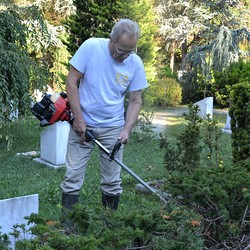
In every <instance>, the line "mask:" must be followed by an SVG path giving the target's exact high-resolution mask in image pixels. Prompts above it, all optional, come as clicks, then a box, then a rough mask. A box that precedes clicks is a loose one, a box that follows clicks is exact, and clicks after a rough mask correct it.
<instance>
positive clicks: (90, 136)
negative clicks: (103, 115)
mask: <svg viewBox="0 0 250 250" xmlns="http://www.w3.org/2000/svg"><path fill="white" fill-rule="evenodd" d="M85 139H86V142H90V141H93V140H95V137H94V135H93V131H92V130H89V129H87V130H86V132H85Z"/></svg>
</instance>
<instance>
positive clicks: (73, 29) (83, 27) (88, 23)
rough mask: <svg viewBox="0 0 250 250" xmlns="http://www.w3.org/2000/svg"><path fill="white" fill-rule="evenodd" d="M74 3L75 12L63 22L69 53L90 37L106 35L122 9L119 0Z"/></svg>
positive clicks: (78, 0) (72, 52)
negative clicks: (67, 33) (67, 34)
mask: <svg viewBox="0 0 250 250" xmlns="http://www.w3.org/2000/svg"><path fill="white" fill-rule="evenodd" d="M74 5H75V8H76V12H75V13H74V14H72V15H71V16H69V17H68V18H67V19H66V21H65V22H64V25H65V27H66V29H67V31H68V32H69V37H68V40H67V41H65V42H66V45H67V47H68V51H69V53H70V54H71V55H73V54H74V53H75V52H76V50H77V49H78V48H79V47H80V45H81V44H82V43H83V42H84V41H85V40H87V39H88V38H90V37H108V36H109V32H110V31H111V28H112V27H113V25H114V23H115V20H116V19H118V18H119V17H120V16H121V12H120V11H121V10H122V9H121V8H120V7H121V6H122V3H121V1H120V0H115V1H112V2H110V1H107V0H105V1H100V0H95V1H81V0H75V1H74Z"/></svg>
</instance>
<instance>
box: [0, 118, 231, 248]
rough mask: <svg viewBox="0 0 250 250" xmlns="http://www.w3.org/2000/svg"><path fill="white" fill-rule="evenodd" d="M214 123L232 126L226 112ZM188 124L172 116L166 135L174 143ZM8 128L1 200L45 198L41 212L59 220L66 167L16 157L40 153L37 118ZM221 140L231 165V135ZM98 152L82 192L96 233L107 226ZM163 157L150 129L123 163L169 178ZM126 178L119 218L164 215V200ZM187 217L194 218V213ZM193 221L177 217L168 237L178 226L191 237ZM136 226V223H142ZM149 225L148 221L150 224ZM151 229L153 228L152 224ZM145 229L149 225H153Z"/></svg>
mask: <svg viewBox="0 0 250 250" xmlns="http://www.w3.org/2000/svg"><path fill="white" fill-rule="evenodd" d="M214 119H217V120H219V126H220V127H221V128H223V127H224V124H225V122H226V115H225V114H215V115H214ZM185 123H186V121H185V120H184V118H183V117H182V116H173V117H168V123H167V129H166V132H165V136H167V137H169V138H172V139H173V142H174V138H175V137H176V136H178V135H179V134H180V133H181V132H182V131H183V130H184V128H185ZM7 127H8V126H7ZM8 129H9V131H11V133H9V136H10V137H9V139H10V141H11V140H12V144H11V146H12V147H11V150H10V151H8V150H7V145H6V141H1V143H0V162H1V176H0V182H1V187H2V188H1V189H0V199H6V198H12V197H15V196H22V195H30V194H36V193H37V194H39V214H40V215H41V216H43V217H45V218H48V219H49V220H52V221H58V220H59V219H60V216H61V209H62V207H61V191H60V184H61V182H62V180H63V176H64V173H65V170H66V169H65V167H62V168H58V169H54V168H50V167H48V166H45V165H43V164H40V163H37V162H36V161H33V160H32V157H27V156H16V153H19V152H28V151H33V150H37V151H39V150H40V147H39V140H40V133H41V132H42V130H43V128H41V127H40V126H39V121H38V120H36V119H35V118H33V117H28V118H26V119H23V120H20V121H17V122H14V123H12V124H11V125H10V127H8ZM221 140H222V141H221V143H222V147H221V149H222V154H221V155H222V157H223V160H225V161H226V160H227V158H228V155H229V154H230V150H231V148H230V135H222V139H221ZM98 151H99V149H98V148H97V147H96V148H95V150H94V154H93V155H92V158H91V160H90V162H89V166H88V169H87V172H86V180H85V184H84V187H83V188H82V190H81V193H80V203H81V205H82V206H83V207H84V208H86V210H87V212H88V214H89V215H90V217H91V219H90V220H91V221H92V223H91V225H90V229H89V231H91V230H93V232H95V230H97V229H96V225H97V223H101V222H100V221H98V220H97V219H96V216H97V215H96V214H98V213H99V212H100V209H101V207H102V206H101V192H100V188H99V181H100V172H99V159H98ZM163 158H164V157H163V152H162V150H161V149H160V147H159V139H158V137H157V136H155V135H153V134H152V133H151V132H150V130H149V132H148V133H147V134H146V135H144V136H143V137H141V136H140V135H138V134H137V133H133V134H132V136H131V139H130V142H129V144H127V145H125V150H124V157H123V162H124V164H125V165H127V166H128V167H129V168H130V169H131V170H132V171H134V172H135V173H136V174H137V175H138V176H139V177H140V178H142V179H143V180H144V181H146V182H147V181H154V180H159V179H162V178H167V171H166V169H165V168H164V164H163ZM122 180H123V190H124V191H123V194H122V196H121V202H120V204H119V214H120V215H121V217H122V218H123V219H124V220H125V221H127V220H128V218H129V216H132V215H133V214H132V213H134V214H135V213H136V214H137V216H142V217H141V218H142V219H141V220H142V221H143V220H144V219H143V218H144V217H145V216H146V215H150V214H153V211H155V210H158V211H162V212H163V205H162V203H161V202H160V200H159V198H158V197H157V196H155V195H145V194H141V193H137V192H136V191H135V186H136V184H137V183H138V182H137V181H136V180H135V179H134V178H133V177H132V176H130V175H129V174H128V173H127V172H125V171H124V170H123V171H122ZM173 209H174V210H173V211H175V209H176V208H173ZM98 211H99V212H98ZM162 212H160V213H162ZM182 213H184V212H182ZM185 213H186V212H185ZM187 214H188V216H190V214H191V212H188V213H187ZM133 216H135V215H133ZM133 216H132V217H133ZM166 216H168V215H166ZM178 216H180V215H178ZM135 218H137V217H135ZM137 220H138V221H137V222H138V223H141V222H140V220H139V219H138V218H137ZM156 220H157V219H156ZM190 220H191V218H185V219H183V218H181V217H178V218H176V221H175V223H176V224H174V225H172V224H171V225H170V229H169V230H170V231H169V235H170V236H169V237H166V238H169V239H171V237H172V233H171V231H173V232H174V233H173V234H175V232H176V230H177V229H175V227H177V226H178V227H179V229H180V230H181V231H182V230H183V235H182V236H181V237H187V236H185V233H186V232H185V226H183V225H184V224H185V223H189V221H190ZM129 223H130V222H129ZM134 223H135V224H136V221H135V222H134ZM143 223H146V222H145V221H144V222H143ZM148 223H149V222H148ZM150 225H151V226H152V224H150ZM144 226H147V224H145V225H144ZM147 230H148V229H147ZM192 230H193V229H192ZM194 230H195V229H194ZM145 233H146V231H145ZM147 234H148V231H147ZM147 234H146V235H147ZM165 240H167V239H165ZM171 240H172V239H171ZM185 240H186V241H189V242H191V243H190V244H192V242H193V240H192V238H191V239H185ZM176 242H177V241H176ZM184 242H185V241H184ZM162 244H163V243H162ZM164 244H165V243H164ZM176 244H177V243H176ZM182 244H183V243H182ZM197 244H198V243H197ZM111 249H112V248H111ZM113 249H114V248H113ZM116 249H119V248H116ZM168 249H172V248H168ZM176 249H177V248H176ZM179 249H180V248H179ZM190 249H194V250H195V249H200V248H198V247H197V248H195V247H190Z"/></svg>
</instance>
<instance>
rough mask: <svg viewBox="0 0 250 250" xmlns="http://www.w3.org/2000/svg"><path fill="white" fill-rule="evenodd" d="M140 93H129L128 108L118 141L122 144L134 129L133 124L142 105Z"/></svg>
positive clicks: (139, 91)
mask: <svg viewBox="0 0 250 250" xmlns="http://www.w3.org/2000/svg"><path fill="white" fill-rule="evenodd" d="M141 95H142V91H141V90H138V91H132V92H129V100H128V108H127V112H126V119H125V125H124V129H123V130H122V132H121V134H120V136H119V138H118V139H121V142H122V143H127V142H128V138H129V135H130V132H131V130H132V128H133V127H134V124H135V122H136V121H137V119H138V115H139V112H140V109H141V105H142V97H141Z"/></svg>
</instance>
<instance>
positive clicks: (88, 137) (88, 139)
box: [85, 129, 122, 161]
mask: <svg viewBox="0 0 250 250" xmlns="http://www.w3.org/2000/svg"><path fill="white" fill-rule="evenodd" d="M85 139H86V142H91V141H93V142H94V143H95V144H97V145H98V146H99V147H100V148H101V149H102V150H103V151H104V152H105V153H106V154H107V155H109V157H110V158H109V160H110V161H112V160H114V157H115V155H116V153H117V152H118V150H119V149H120V147H121V145H122V143H121V140H119V139H118V140H117V142H116V144H115V146H114V148H113V150H112V152H111V153H110V152H109V151H108V150H107V149H106V148H105V147H104V146H103V145H102V144H101V143H100V142H98V141H97V140H96V138H95V136H94V135H93V131H92V130H89V129H87V130H86V132H85Z"/></svg>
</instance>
